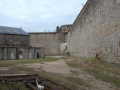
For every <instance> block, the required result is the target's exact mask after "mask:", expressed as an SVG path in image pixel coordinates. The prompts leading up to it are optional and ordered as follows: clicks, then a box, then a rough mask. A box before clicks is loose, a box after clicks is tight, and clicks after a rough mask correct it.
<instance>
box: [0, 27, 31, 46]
mask: <svg viewBox="0 0 120 90" xmlns="http://www.w3.org/2000/svg"><path fill="white" fill-rule="evenodd" d="M29 43H30V42H29V34H28V33H26V32H25V31H23V30H22V29H21V28H13V27H4V26H0V46H23V47H25V46H29Z"/></svg>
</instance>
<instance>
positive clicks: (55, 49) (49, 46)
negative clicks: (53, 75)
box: [29, 32, 60, 55]
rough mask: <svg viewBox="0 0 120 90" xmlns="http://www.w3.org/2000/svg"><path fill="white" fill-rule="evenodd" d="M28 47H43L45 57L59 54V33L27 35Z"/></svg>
mask: <svg viewBox="0 0 120 90" xmlns="http://www.w3.org/2000/svg"><path fill="white" fill-rule="evenodd" d="M29 34H30V45H32V46H33V47H45V55H58V54H60V33H56V32H46V33H44V32H43V33H39V32H38V33H29Z"/></svg>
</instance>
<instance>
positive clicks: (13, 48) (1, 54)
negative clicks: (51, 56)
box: [0, 26, 44, 60]
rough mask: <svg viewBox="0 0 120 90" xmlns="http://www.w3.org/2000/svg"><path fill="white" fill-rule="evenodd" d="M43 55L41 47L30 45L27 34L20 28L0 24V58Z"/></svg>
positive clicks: (27, 57)
mask: <svg viewBox="0 0 120 90" xmlns="http://www.w3.org/2000/svg"><path fill="white" fill-rule="evenodd" d="M39 57H44V51H43V48H42V47H30V42H29V34H28V33H26V32H25V31H23V30H22V29H21V28H13V27H3V26H0V60H8V59H32V58H39Z"/></svg>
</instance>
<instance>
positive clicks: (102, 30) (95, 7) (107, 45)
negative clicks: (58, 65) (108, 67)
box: [67, 0, 120, 64]
mask: <svg viewBox="0 0 120 90" xmlns="http://www.w3.org/2000/svg"><path fill="white" fill-rule="evenodd" d="M67 43H68V51H70V53H71V54H72V55H74V56H77V57H92V56H95V55H96V53H99V56H100V57H101V58H103V59H104V60H106V61H108V62H113V63H118V64H120V2H119V0H88V1H87V3H86V5H85V6H84V7H83V9H82V11H81V12H80V14H79V15H78V16H77V18H76V20H75V21H74V23H73V25H72V27H71V28H70V31H69V33H68V36H67Z"/></svg>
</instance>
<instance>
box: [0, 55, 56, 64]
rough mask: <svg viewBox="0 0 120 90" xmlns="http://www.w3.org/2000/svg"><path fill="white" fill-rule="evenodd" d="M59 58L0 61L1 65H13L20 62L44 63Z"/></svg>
mask: <svg viewBox="0 0 120 90" xmlns="http://www.w3.org/2000/svg"><path fill="white" fill-rule="evenodd" d="M55 60H58V59H57V58H51V57H49V58H39V59H23V60H4V61H0V66H12V65H18V64H30V63H42V62H51V61H55Z"/></svg>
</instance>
